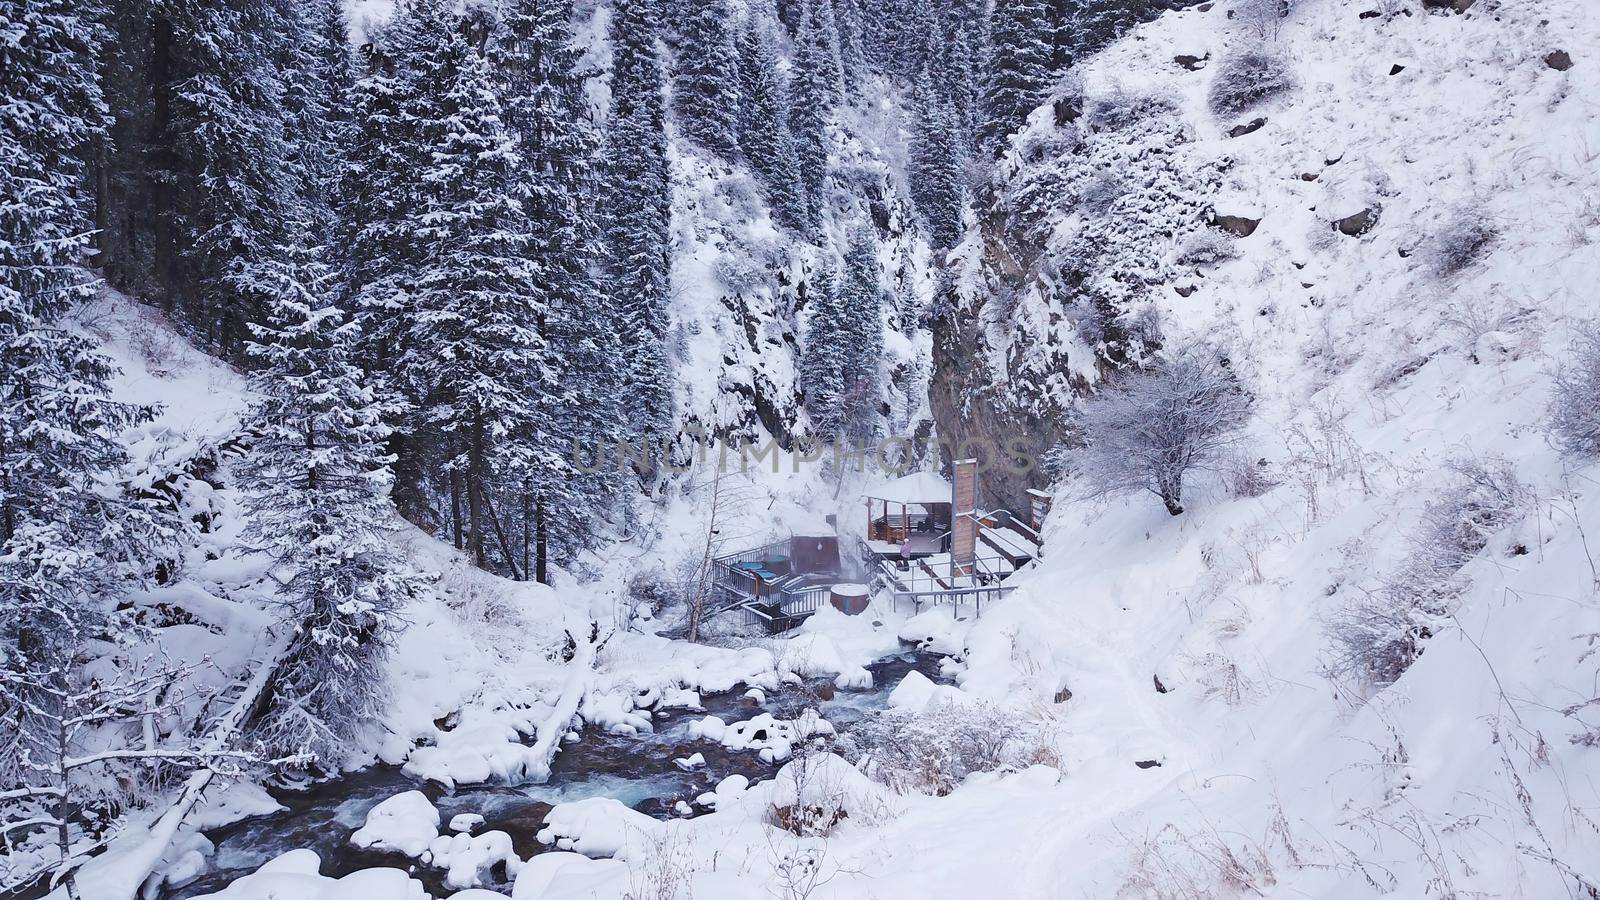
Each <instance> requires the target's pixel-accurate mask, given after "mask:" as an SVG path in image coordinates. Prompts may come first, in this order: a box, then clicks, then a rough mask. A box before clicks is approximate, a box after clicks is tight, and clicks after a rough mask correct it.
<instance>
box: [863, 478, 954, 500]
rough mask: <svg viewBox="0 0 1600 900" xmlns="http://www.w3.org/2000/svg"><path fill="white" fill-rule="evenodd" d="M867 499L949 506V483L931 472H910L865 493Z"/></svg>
mask: <svg viewBox="0 0 1600 900" xmlns="http://www.w3.org/2000/svg"><path fill="white" fill-rule="evenodd" d="M867 497H869V498H870V499H873V500H885V501H888V502H889V503H906V504H912V503H915V504H919V505H923V506H927V505H930V504H937V503H943V504H946V505H948V504H950V503H952V502H953V500H952V499H951V488H950V482H948V481H946V480H944V478H943V477H941V476H939V475H937V474H935V473H933V472H912V473H911V474H910V475H905V476H902V477H900V478H896V479H895V480H893V481H888V482H884V483H883V484H880V485H878V486H877V487H875V488H872V489H870V490H868V491H867Z"/></svg>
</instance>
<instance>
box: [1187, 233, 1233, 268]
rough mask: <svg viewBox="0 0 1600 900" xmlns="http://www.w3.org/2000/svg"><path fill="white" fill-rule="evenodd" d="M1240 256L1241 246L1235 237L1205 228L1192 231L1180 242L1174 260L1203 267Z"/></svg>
mask: <svg viewBox="0 0 1600 900" xmlns="http://www.w3.org/2000/svg"><path fill="white" fill-rule="evenodd" d="M1238 257H1239V248H1238V247H1236V246H1234V243H1233V238H1231V237H1229V236H1227V235H1226V234H1223V233H1222V232H1220V231H1215V230H1212V229H1209V228H1208V229H1205V230H1202V231H1195V232H1191V233H1190V234H1189V235H1188V236H1186V237H1185V238H1184V239H1183V240H1182V242H1181V243H1179V244H1178V252H1177V256H1176V257H1175V259H1174V261H1175V262H1177V264H1178V265H1180V266H1193V267H1196V268H1203V267H1206V266H1215V265H1218V264H1220V263H1225V262H1227V261H1228V260H1231V259H1237V258H1238Z"/></svg>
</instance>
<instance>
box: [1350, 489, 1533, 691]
mask: <svg viewBox="0 0 1600 900" xmlns="http://www.w3.org/2000/svg"><path fill="white" fill-rule="evenodd" d="M1447 468H1448V471H1449V473H1450V478H1449V481H1448V483H1447V484H1446V485H1445V486H1444V488H1443V489H1442V490H1441V491H1440V493H1439V494H1438V496H1436V497H1435V498H1434V499H1433V500H1431V501H1429V502H1428V503H1427V505H1426V506H1425V507H1424V509H1423V514H1422V519H1421V521H1420V522H1419V523H1418V524H1417V526H1416V528H1415V529H1414V530H1413V531H1412V532H1411V534H1410V536H1409V538H1408V541H1409V543H1410V546H1411V549H1410V552H1408V553H1407V554H1406V556H1405V558H1404V559H1403V560H1402V561H1401V563H1400V565H1399V567H1398V568H1397V569H1396V570H1395V571H1394V572H1391V573H1390V574H1389V575H1388V576H1387V577H1385V578H1384V579H1383V582H1382V584H1380V585H1379V586H1378V587H1377V589H1375V590H1373V591H1370V592H1368V593H1366V594H1364V595H1363V596H1362V597H1361V598H1359V599H1357V600H1356V601H1354V602H1353V603H1351V604H1350V605H1349V606H1348V607H1347V608H1345V609H1344V610H1343V611H1341V612H1340V613H1339V615H1338V616H1337V617H1336V618H1335V619H1334V620H1333V621H1332V622H1331V623H1330V629H1329V630H1330V636H1331V637H1332V639H1333V645H1334V656H1333V660H1332V665H1331V671H1332V672H1333V674H1335V675H1336V676H1345V677H1354V678H1358V679H1360V680H1362V681H1365V682H1367V683H1370V684H1374V685H1387V684H1392V683H1394V681H1395V680H1396V679H1398V678H1399V677H1400V676H1401V675H1402V674H1403V673H1404V672H1405V670H1406V669H1407V668H1409V667H1410V666H1411V664H1412V663H1413V662H1415V661H1416V659H1417V657H1419V656H1421V655H1422V650H1423V644H1424V642H1426V641H1427V639H1428V638H1430V637H1432V636H1433V635H1435V634H1437V633H1439V631H1440V630H1442V629H1443V628H1444V627H1445V626H1446V624H1447V623H1448V622H1449V619H1450V616H1451V614H1452V613H1453V612H1454V610H1455V599H1456V597H1457V596H1458V595H1459V594H1460V593H1461V591H1462V590H1463V589H1464V588H1465V587H1466V583H1465V582H1464V581H1463V579H1462V577H1461V575H1460V572H1461V568H1462V567H1463V566H1465V565H1466V564H1467V563H1468V562H1470V561H1472V559H1473V558H1474V557H1476V556H1477V555H1478V554H1479V553H1482V552H1483V550H1484V549H1485V548H1486V547H1488V546H1489V542H1490V540H1491V539H1492V538H1493V537H1494V535H1495V534H1496V533H1497V532H1499V531H1500V530H1501V529H1503V528H1505V527H1506V526H1508V525H1510V524H1512V523H1514V522H1516V521H1517V520H1518V519H1520V518H1521V517H1522V516H1523V515H1524V514H1525V513H1526V512H1527V510H1528V507H1529V505H1530V503H1531V500H1532V497H1531V494H1530V492H1529V490H1528V488H1527V486H1526V485H1524V484H1523V483H1522V482H1521V481H1519V480H1518V479H1517V475H1516V471H1515V470H1514V469H1513V468H1512V466H1511V464H1510V463H1509V462H1507V461H1506V460H1503V459H1493V458H1491V459H1481V460H1480V459H1463V460H1457V461H1454V462H1451V463H1450V464H1449V465H1448V466H1447Z"/></svg>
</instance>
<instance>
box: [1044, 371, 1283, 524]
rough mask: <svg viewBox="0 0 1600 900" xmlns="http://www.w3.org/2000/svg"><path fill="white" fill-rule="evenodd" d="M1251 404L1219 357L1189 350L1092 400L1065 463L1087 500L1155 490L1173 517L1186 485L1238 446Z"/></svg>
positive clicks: (1080, 422)
mask: <svg viewBox="0 0 1600 900" xmlns="http://www.w3.org/2000/svg"><path fill="white" fill-rule="evenodd" d="M1250 405H1251V403H1250V397H1249V395H1248V394H1246V393H1245V392H1244V390H1243V389H1242V388H1241V387H1240V386H1239V382H1238V380H1237V379H1236V378H1234V376H1233V373H1232V372H1231V371H1229V370H1228V367H1227V366H1226V365H1224V364H1223V362H1222V361H1221V360H1220V359H1218V358H1217V357H1216V356H1215V354H1213V353H1211V352H1210V351H1209V350H1205V349H1201V348H1198V347H1187V348H1184V349H1181V350H1179V351H1178V352H1177V353H1174V354H1173V355H1171V356H1170V357H1168V358H1167V359H1165V360H1162V361H1160V362H1159V363H1157V365H1156V366H1155V367H1154V368H1152V369H1148V370H1145V371H1142V372H1138V373H1136V374H1133V375H1131V376H1129V377H1127V378H1126V379H1124V380H1123V381H1122V382H1121V383H1120V384H1117V385H1114V386H1112V387H1110V388H1108V389H1106V390H1104V391H1102V392H1101V393H1100V394H1099V395H1098V396H1096V397H1094V398H1092V399H1090V400H1089V401H1088V403H1086V404H1085V405H1084V408H1083V411H1082V413H1081V414H1080V415H1079V417H1078V426H1079V428H1080V429H1081V432H1082V437H1083V446H1081V447H1077V448H1074V449H1072V450H1069V451H1067V453H1066V454H1065V460H1066V463H1067V465H1068V467H1069V468H1070V470H1071V472H1072V474H1073V475H1075V476H1076V478H1077V480H1078V483H1079V484H1080V485H1081V487H1082V488H1083V490H1084V492H1085V493H1086V495H1088V496H1107V495H1114V494H1130V493H1136V492H1139V491H1150V492H1151V493H1153V494H1155V495H1156V496H1158V497H1160V498H1161V502H1162V503H1164V504H1165V505H1166V507H1167V512H1170V513H1172V514H1173V515H1175V516H1176V515H1179V514H1181V513H1182V512H1183V487H1184V480H1185V478H1186V477H1187V476H1188V475H1189V473H1190V472H1193V471H1195V470H1203V469H1209V468H1212V467H1214V466H1216V465H1219V464H1220V463H1221V462H1222V461H1223V460H1224V451H1226V450H1230V449H1232V448H1234V447H1236V446H1237V445H1238V442H1239V435H1240V430H1241V429H1242V428H1243V426H1244V424H1245V422H1246V421H1247V420H1248V419H1249V416H1250Z"/></svg>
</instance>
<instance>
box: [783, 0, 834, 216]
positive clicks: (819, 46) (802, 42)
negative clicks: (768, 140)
mask: <svg viewBox="0 0 1600 900" xmlns="http://www.w3.org/2000/svg"><path fill="white" fill-rule="evenodd" d="M812 5H813V4H812V3H811V2H809V0H808V2H807V4H806V6H805V9H804V10H803V16H802V19H801V22H800V32H799V34H798V35H797V36H796V39H795V44H796V47H795V61H794V80H793V81H792V82H791V84H790V91H789V100H790V103H789V131H790V134H791V135H792V136H793V138H794V145H795V159H796V162H797V163H798V165H799V174H800V178H799V181H798V182H797V183H796V188H797V189H798V191H799V192H800V193H801V194H802V195H803V196H804V197H805V201H806V228H807V229H809V230H811V231H813V232H815V231H818V230H820V228H821V227H822V221H823V217H824V211H825V207H826V185H827V180H828V154H829V151H830V148H831V146H832V142H831V139H830V137H829V135H828V123H829V122H830V121H831V119H832V117H833V116H832V110H833V98H834V97H835V95H836V93H837V91H836V89H835V86H834V85H835V83H834V82H833V81H830V78H831V75H830V72H831V71H832V69H831V68H830V60H829V57H828V53H827V41H826V39H825V36H819V35H818V34H817V31H818V30H819V29H818V27H817V25H816V24H815V21H814V17H813V15H812Z"/></svg>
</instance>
